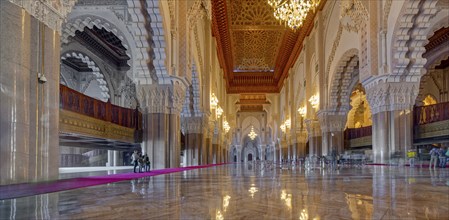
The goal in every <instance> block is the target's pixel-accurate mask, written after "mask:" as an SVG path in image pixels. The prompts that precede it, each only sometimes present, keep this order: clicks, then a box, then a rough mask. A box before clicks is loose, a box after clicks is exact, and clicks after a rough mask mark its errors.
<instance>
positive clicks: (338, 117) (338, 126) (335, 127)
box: [318, 108, 348, 155]
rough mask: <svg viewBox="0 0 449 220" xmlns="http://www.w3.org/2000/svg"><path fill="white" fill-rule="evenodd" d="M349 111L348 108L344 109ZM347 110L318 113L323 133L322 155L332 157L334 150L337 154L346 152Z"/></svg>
mask: <svg viewBox="0 0 449 220" xmlns="http://www.w3.org/2000/svg"><path fill="white" fill-rule="evenodd" d="M344 109H346V110H347V109H348V108H344ZM346 110H344V111H333V110H321V111H319V112H318V118H319V121H320V128H321V131H322V137H323V138H322V153H323V155H330V154H331V152H332V151H333V150H335V151H336V152H337V154H342V153H343V151H344V137H343V129H344V128H345V126H346V118H347V116H346V114H347V113H346V112H347V111H346Z"/></svg>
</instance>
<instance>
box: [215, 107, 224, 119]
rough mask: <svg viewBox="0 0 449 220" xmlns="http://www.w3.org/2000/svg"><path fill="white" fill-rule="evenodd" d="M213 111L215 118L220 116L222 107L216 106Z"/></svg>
mask: <svg viewBox="0 0 449 220" xmlns="http://www.w3.org/2000/svg"><path fill="white" fill-rule="evenodd" d="M215 113H216V114H217V118H220V117H221V115H222V114H223V109H222V108H221V107H220V106H218V108H217V109H215Z"/></svg>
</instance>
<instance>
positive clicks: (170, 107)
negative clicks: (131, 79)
mask: <svg viewBox="0 0 449 220" xmlns="http://www.w3.org/2000/svg"><path fill="white" fill-rule="evenodd" d="M185 95H186V86H185V85H184V84H182V83H174V84H162V85H158V84H155V85H154V84H151V85H137V98H138V99H139V102H140V105H141V108H142V109H144V112H146V113H164V114H176V115H180V114H181V111H182V105H183V104H184V98H185Z"/></svg>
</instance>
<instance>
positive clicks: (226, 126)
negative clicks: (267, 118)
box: [223, 119, 231, 133]
mask: <svg viewBox="0 0 449 220" xmlns="http://www.w3.org/2000/svg"><path fill="white" fill-rule="evenodd" d="M223 129H224V130H225V132H226V133H228V132H229V130H230V129H231V126H229V123H228V121H226V119H225V121H224V122H223Z"/></svg>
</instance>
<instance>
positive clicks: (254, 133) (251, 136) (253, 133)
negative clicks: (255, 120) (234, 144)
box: [248, 126, 257, 140]
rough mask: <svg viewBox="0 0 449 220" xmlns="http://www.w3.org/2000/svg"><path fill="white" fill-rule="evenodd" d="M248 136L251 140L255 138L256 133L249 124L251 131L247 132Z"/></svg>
mask: <svg viewBox="0 0 449 220" xmlns="http://www.w3.org/2000/svg"><path fill="white" fill-rule="evenodd" d="M248 137H249V138H251V140H254V139H256V137H257V133H256V132H254V126H251V131H250V132H249V134H248Z"/></svg>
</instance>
